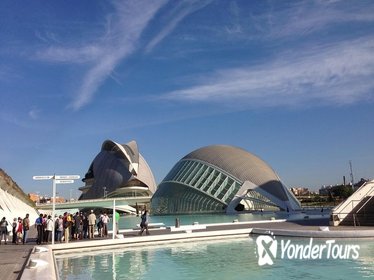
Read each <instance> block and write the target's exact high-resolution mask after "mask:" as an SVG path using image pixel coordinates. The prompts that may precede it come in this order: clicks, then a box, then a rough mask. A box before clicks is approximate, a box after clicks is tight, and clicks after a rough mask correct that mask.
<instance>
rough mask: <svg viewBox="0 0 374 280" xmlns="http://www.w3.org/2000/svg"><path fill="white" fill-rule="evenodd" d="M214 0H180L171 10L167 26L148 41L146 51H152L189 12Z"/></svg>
mask: <svg viewBox="0 0 374 280" xmlns="http://www.w3.org/2000/svg"><path fill="white" fill-rule="evenodd" d="M211 2H212V0H205V1H202V0H194V1H188V2H187V1H180V2H177V3H178V4H177V5H176V7H175V8H174V9H172V10H171V11H170V15H169V17H170V18H168V20H167V22H165V27H164V28H163V29H162V30H161V31H160V32H159V33H158V34H157V35H156V36H155V37H154V38H153V39H152V40H151V41H150V42H149V43H148V45H147V46H146V47H145V51H146V52H150V51H151V50H152V49H153V48H154V47H155V46H157V45H158V44H159V43H160V42H161V41H162V40H163V39H164V38H165V37H166V36H167V35H169V34H170V33H171V32H172V31H173V30H174V29H175V27H176V26H177V25H178V24H179V23H180V22H181V21H182V20H183V19H184V18H185V17H186V16H188V15H189V14H191V13H193V12H195V11H197V10H200V9H202V8H204V7H206V6H207V5H208V4H210V3H211Z"/></svg>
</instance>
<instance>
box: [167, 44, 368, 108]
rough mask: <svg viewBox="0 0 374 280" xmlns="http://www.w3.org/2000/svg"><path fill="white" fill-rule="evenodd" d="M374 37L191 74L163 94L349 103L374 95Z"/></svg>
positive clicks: (252, 101) (247, 102) (257, 102)
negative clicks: (186, 84) (187, 80)
mask: <svg viewBox="0 0 374 280" xmlns="http://www.w3.org/2000/svg"><path fill="white" fill-rule="evenodd" d="M373 51H374V39H373V38H371V37H368V38H362V39H360V40H356V41H349V42H342V43H340V44H337V45H327V46H326V45H325V46H319V47H315V48H312V49H310V50H309V51H299V52H292V53H291V52H289V53H286V54H284V53H283V54H280V56H279V58H278V59H275V60H273V61H269V62H265V63H262V64H256V65H251V66H249V67H241V68H233V69H225V70H220V71H217V72H216V73H214V74H210V75H206V76H205V77H201V76H200V77H199V78H197V79H196V80H195V81H194V83H195V85H193V86H189V87H186V88H185V89H180V90H175V91H172V92H169V93H166V94H164V95H163V96H162V98H163V99H168V100H177V101H191V102H209V103H212V102H218V103H223V104H231V105H232V104H236V105H238V106H239V107H241V106H281V105H295V104H298V105H300V104H304V105H306V104H308V103H310V102H312V103H313V104H315V103H329V104H331V103H332V104H349V103H353V102H355V101H358V100H363V99H367V98H368V99H371V98H373V97H374V80H373V77H374V56H373Z"/></svg>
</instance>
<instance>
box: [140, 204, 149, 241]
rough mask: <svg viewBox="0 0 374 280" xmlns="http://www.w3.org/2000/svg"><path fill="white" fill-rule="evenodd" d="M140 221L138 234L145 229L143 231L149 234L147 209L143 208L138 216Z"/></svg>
mask: <svg viewBox="0 0 374 280" xmlns="http://www.w3.org/2000/svg"><path fill="white" fill-rule="evenodd" d="M140 218H141V222H140V228H141V230H140V232H139V235H142V234H143V231H144V230H145V233H146V234H147V235H149V230H148V219H149V217H148V210H145V211H144V213H143V214H142V215H141V216H140Z"/></svg>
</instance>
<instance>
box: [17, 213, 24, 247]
mask: <svg viewBox="0 0 374 280" xmlns="http://www.w3.org/2000/svg"><path fill="white" fill-rule="evenodd" d="M16 233H17V239H16V244H17V245H18V243H21V242H22V240H23V221H22V218H21V217H18V224H17V229H16Z"/></svg>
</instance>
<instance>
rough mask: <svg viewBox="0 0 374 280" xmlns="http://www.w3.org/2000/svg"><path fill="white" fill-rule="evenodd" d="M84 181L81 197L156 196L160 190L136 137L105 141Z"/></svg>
mask: <svg viewBox="0 0 374 280" xmlns="http://www.w3.org/2000/svg"><path fill="white" fill-rule="evenodd" d="M82 181H83V182H85V186H83V187H81V188H80V190H81V191H82V195H81V197H80V198H79V199H94V198H102V197H131V196H152V194H153V193H154V192H155V190H156V182H155V178H154V176H153V174H152V171H151V169H150V167H149V166H148V164H147V162H146V161H145V159H144V158H143V156H142V155H141V154H140V153H139V150H138V145H137V143H136V142H135V141H131V142H129V143H127V144H118V143H116V142H114V141H111V140H106V141H104V143H103V144H102V146H101V151H100V153H99V154H98V155H97V156H96V157H95V159H94V160H93V162H92V163H91V165H90V167H89V169H88V171H87V173H86V175H85V177H84V178H83V180H82Z"/></svg>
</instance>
